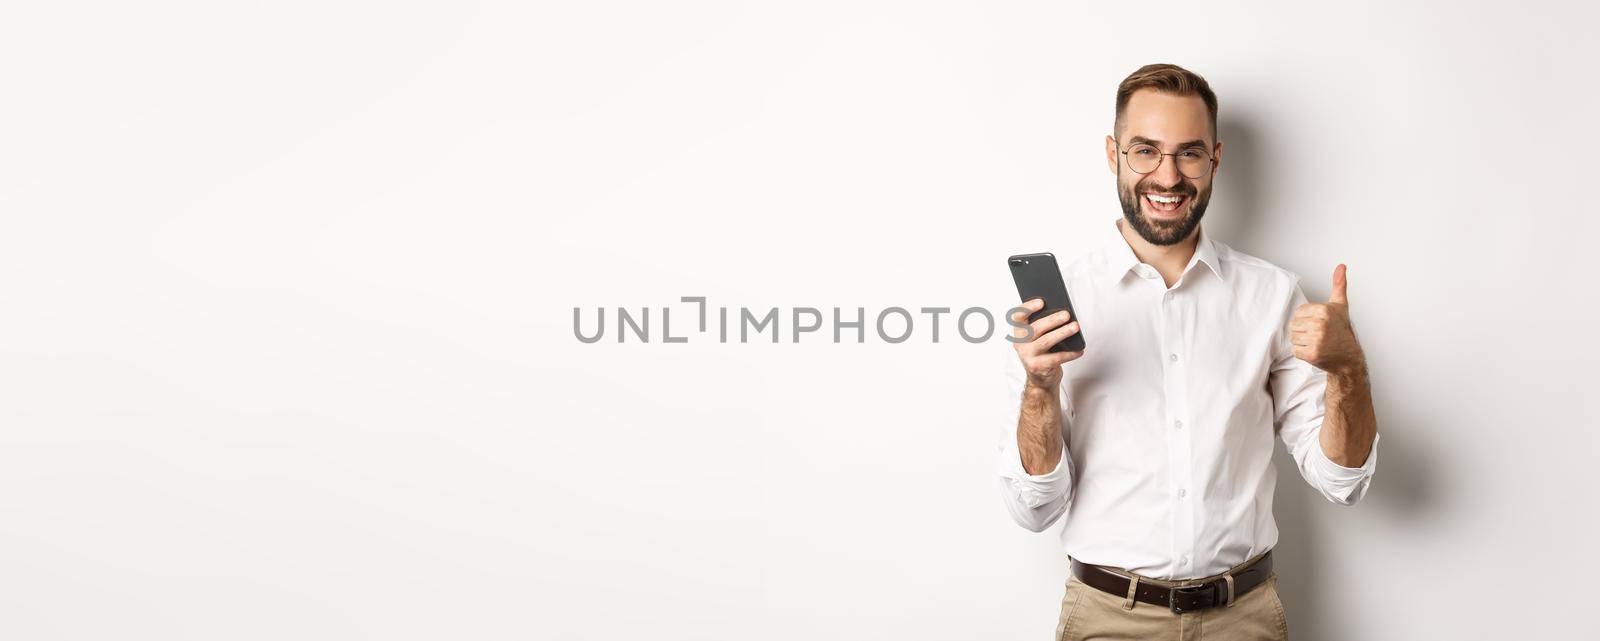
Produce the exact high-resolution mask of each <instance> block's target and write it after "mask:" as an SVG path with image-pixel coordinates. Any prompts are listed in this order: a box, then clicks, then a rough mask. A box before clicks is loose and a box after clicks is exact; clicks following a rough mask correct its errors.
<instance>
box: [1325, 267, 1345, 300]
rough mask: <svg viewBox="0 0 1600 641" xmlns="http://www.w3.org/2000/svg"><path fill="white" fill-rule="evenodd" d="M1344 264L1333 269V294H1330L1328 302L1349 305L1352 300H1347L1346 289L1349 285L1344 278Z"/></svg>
mask: <svg viewBox="0 0 1600 641" xmlns="http://www.w3.org/2000/svg"><path fill="white" fill-rule="evenodd" d="M1344 271H1345V268H1344V263H1339V266H1338V267H1335V268H1333V293H1331V294H1328V302H1330V303H1341V304H1345V305H1348V304H1350V299H1348V298H1345V293H1344V287H1345V285H1346V284H1347V283H1348V281H1347V280H1346V279H1345V276H1344Z"/></svg>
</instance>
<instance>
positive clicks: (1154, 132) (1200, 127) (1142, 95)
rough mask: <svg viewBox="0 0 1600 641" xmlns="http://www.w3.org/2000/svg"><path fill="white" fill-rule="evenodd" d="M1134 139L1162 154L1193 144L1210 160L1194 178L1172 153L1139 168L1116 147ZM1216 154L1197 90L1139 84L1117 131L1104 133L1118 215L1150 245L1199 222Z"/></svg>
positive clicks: (1171, 240)
mask: <svg viewBox="0 0 1600 641" xmlns="http://www.w3.org/2000/svg"><path fill="white" fill-rule="evenodd" d="M1139 144H1146V145H1151V146H1154V147H1155V148H1156V149H1157V150H1159V152H1160V153H1163V154H1176V153H1181V152H1184V151H1188V150H1198V151H1200V152H1202V153H1204V154H1205V155H1206V156H1207V157H1210V158H1212V159H1213V161H1212V162H1211V163H1210V166H1209V167H1207V168H1206V170H1205V172H1204V173H1203V174H1202V175H1201V176H1200V177H1199V178H1190V177H1188V176H1185V175H1184V174H1183V173H1182V172H1180V171H1179V170H1178V162H1177V160H1176V156H1162V157H1161V164H1160V165H1159V166H1158V167H1156V169H1155V171H1152V172H1150V173H1148V174H1140V173H1137V172H1135V171H1133V170H1132V169H1131V168H1129V166H1128V158H1127V157H1125V156H1123V155H1122V153H1121V152H1122V151H1123V150H1128V149H1131V148H1133V147H1134V146H1135V145H1139ZM1221 160H1222V143H1220V142H1216V141H1215V138H1214V134H1213V133H1212V131H1211V117H1210V114H1209V112H1207V111H1206V104H1205V102H1204V101H1202V100H1201V99H1200V97H1199V96H1175V95H1172V94H1167V93H1161V92H1158V91H1156V90H1154V89H1142V90H1139V91H1137V92H1135V93H1134V94H1133V96H1132V97H1131V98H1129V100H1128V105H1127V107H1126V108H1125V109H1124V110H1123V112H1122V125H1121V131H1120V132H1118V135H1117V136H1116V137H1110V136H1108V137H1106V162H1107V163H1108V164H1109V166H1110V167H1111V170H1112V171H1113V172H1115V173H1116V175H1117V195H1118V197H1119V198H1120V199H1121V201H1122V215H1123V217H1124V218H1126V219H1127V220H1128V223H1129V224H1131V225H1133V228H1134V230H1135V231H1137V232H1139V235H1140V236H1142V237H1144V239H1145V240H1147V241H1149V242H1150V243H1152V244H1155V245H1175V244H1177V243H1179V242H1182V241H1183V240H1184V239H1186V238H1188V237H1189V235H1190V234H1191V233H1193V232H1194V230H1195V228H1197V227H1199V226H1200V219H1201V218H1202V217H1204V216H1205V213H1206V205H1207V204H1209V203H1210V202H1211V182H1212V179H1213V178H1215V177H1216V172H1217V166H1218V165H1219V164H1220V163H1221Z"/></svg>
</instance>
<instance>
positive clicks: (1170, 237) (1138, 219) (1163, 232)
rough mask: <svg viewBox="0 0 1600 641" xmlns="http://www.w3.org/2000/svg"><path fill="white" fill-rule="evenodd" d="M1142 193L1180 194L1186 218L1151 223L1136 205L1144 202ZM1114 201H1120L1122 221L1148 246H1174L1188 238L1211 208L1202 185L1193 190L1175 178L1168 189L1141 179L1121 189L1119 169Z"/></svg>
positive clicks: (1209, 197) (1192, 186)
mask: <svg viewBox="0 0 1600 641" xmlns="http://www.w3.org/2000/svg"><path fill="white" fill-rule="evenodd" d="M1146 192H1159V193H1168V194H1182V195H1184V196H1186V198H1185V201H1186V202H1185V203H1184V204H1186V205H1188V206H1189V215H1187V216H1184V217H1183V218H1181V219H1179V220H1175V221H1171V222H1168V221H1157V220H1151V219H1150V217H1148V216H1145V215H1144V210H1143V207H1142V206H1141V205H1140V202H1142V201H1143V200H1144V197H1143V194H1144V193H1146ZM1117 197H1118V198H1119V199H1120V200H1121V201H1122V217H1123V218H1126V219H1127V220H1128V224H1130V225H1133V230H1134V231H1137V232H1139V235H1140V236H1142V237H1144V239H1145V240H1146V241H1149V242H1150V244H1152V245H1176V244H1178V243H1180V242H1183V239H1185V238H1188V237H1189V234H1190V233H1193V232H1194V229H1195V228H1196V227H1199V226H1200V219H1201V218H1204V217H1205V215H1206V205H1209V204H1211V186H1210V185H1206V188H1205V190H1203V191H1202V190H1199V189H1196V188H1195V186H1194V183H1192V182H1190V181H1189V180H1188V179H1186V178H1179V179H1178V184H1176V185H1172V186H1170V187H1169V186H1163V185H1158V184H1156V182H1155V181H1154V180H1153V179H1151V178H1145V179H1143V180H1140V181H1139V182H1138V183H1136V184H1135V185H1134V186H1133V187H1131V188H1130V187H1124V186H1123V185H1122V168H1121V167H1118V168H1117Z"/></svg>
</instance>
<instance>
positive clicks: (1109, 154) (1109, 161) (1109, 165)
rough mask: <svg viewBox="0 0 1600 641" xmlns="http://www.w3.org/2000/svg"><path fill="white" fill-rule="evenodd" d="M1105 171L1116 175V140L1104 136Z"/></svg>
mask: <svg viewBox="0 0 1600 641" xmlns="http://www.w3.org/2000/svg"><path fill="white" fill-rule="evenodd" d="M1106 169H1110V170H1111V175H1113V176H1115V175H1117V139H1116V138H1113V137H1111V136H1106Z"/></svg>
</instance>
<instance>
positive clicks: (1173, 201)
mask: <svg viewBox="0 0 1600 641" xmlns="http://www.w3.org/2000/svg"><path fill="white" fill-rule="evenodd" d="M1144 202H1145V204H1146V205H1148V206H1149V207H1150V209H1151V210H1152V211H1157V212H1161V213H1163V214H1170V213H1173V212H1176V211H1178V210H1179V209H1181V208H1182V207H1183V205H1184V203H1187V202H1189V196H1188V195H1186V194H1154V193H1148V192H1146V193H1145V194H1144Z"/></svg>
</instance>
